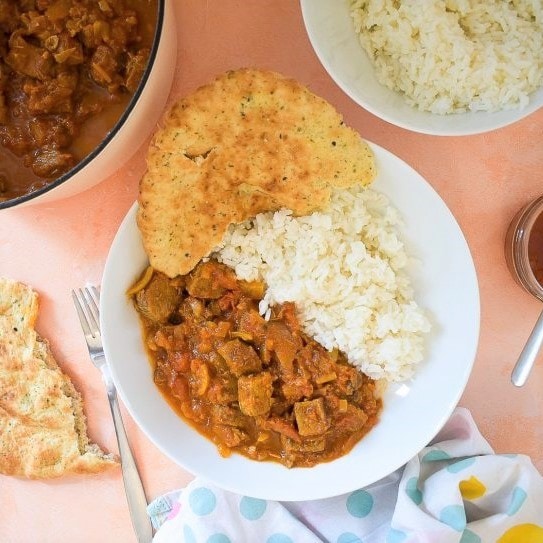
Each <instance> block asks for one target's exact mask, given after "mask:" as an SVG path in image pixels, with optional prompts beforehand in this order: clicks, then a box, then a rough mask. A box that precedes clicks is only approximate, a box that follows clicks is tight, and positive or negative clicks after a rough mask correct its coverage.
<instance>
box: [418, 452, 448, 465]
mask: <svg viewBox="0 0 543 543" xmlns="http://www.w3.org/2000/svg"><path fill="white" fill-rule="evenodd" d="M450 458H451V456H450V454H448V453H446V452H445V451H439V450H437V449H436V450H433V451H430V452H427V453H426V454H425V455H424V456H423V457H422V460H421V462H439V461H440V460H450Z"/></svg>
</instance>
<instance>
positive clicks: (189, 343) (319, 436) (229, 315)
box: [129, 260, 381, 467]
mask: <svg viewBox="0 0 543 543" xmlns="http://www.w3.org/2000/svg"><path fill="white" fill-rule="evenodd" d="M264 292H265V285H264V284H263V283H260V282H246V281H240V280H238V279H237V278H236V276H235V274H234V272H233V271H232V270H231V269H230V268H228V267H227V266H225V265H223V264H219V263H218V262H216V261H214V260H210V261H207V262H202V263H200V264H199V265H198V266H197V267H196V268H195V269H194V270H193V271H192V272H191V273H190V274H188V275H186V276H178V277H175V278H173V279H170V278H168V277H167V276H166V275H164V274H162V273H159V272H157V271H154V270H153V269H152V268H149V269H148V270H147V272H146V274H145V275H144V276H143V277H142V278H141V279H140V280H139V281H138V282H137V283H136V284H135V285H134V287H133V288H132V289H131V290H130V291H129V294H130V295H131V296H132V297H133V300H134V303H135V306H136V308H137V311H138V313H139V315H140V318H141V322H142V325H143V329H144V333H145V338H146V346H147V349H148V352H149V354H150V358H151V360H152V363H153V366H154V381H155V383H156V384H157V385H158V387H159V388H160V390H161V391H162V392H163V394H164V395H165V396H166V398H167V399H168V401H169V402H170V404H171V405H172V406H173V407H174V408H175V410H176V411H177V412H178V413H179V414H180V416H181V417H182V418H183V419H184V420H186V421H187V422H188V423H189V424H191V425H192V426H193V427H194V428H195V429H196V430H198V431H199V432H200V433H202V434H203V435H205V436H207V437H208V438H209V439H211V440H212V441H213V442H214V443H215V444H216V445H217V447H218V448H219V451H220V453H221V454H222V455H223V456H228V455H229V454H230V453H231V452H232V451H236V452H238V453H241V454H243V455H245V456H248V457H249V458H252V459H254V460H272V461H277V462H281V463H282V464H285V465H286V466H288V467H292V466H313V465H315V464H317V463H320V462H326V461H329V460H333V459H334V458H337V457H339V456H342V455H344V454H346V453H347V452H348V451H349V450H350V449H351V448H352V447H353V446H354V445H355V444H356V443H357V442H358V441H359V440H360V439H361V438H362V436H364V434H366V433H367V432H368V431H369V430H370V429H371V428H372V427H373V426H374V425H375V424H376V423H377V420H378V415H379V412H380V409H381V400H380V399H379V398H378V395H377V391H376V382H375V381H373V380H371V379H370V378H368V377H366V376H365V375H363V374H362V373H360V372H359V371H358V370H356V369H355V368H354V367H353V366H351V365H350V364H349V363H348V362H347V360H346V359H345V357H344V355H343V354H342V353H340V352H337V351H333V352H328V351H326V350H325V349H324V348H323V347H322V346H321V345H319V344H318V343H317V342H315V341H314V340H312V339H311V338H310V337H308V336H307V335H306V334H304V333H303V332H302V330H301V329H300V325H299V322H298V319H297V317H296V311H295V307H294V305H293V304H292V303H285V304H283V305H281V306H276V307H275V308H274V309H273V311H272V314H271V317H270V319H269V320H265V319H264V318H263V317H262V316H261V315H260V314H259V312H258V303H259V300H261V299H262V297H263V295H264Z"/></svg>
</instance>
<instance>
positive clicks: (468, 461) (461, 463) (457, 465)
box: [447, 457, 475, 473]
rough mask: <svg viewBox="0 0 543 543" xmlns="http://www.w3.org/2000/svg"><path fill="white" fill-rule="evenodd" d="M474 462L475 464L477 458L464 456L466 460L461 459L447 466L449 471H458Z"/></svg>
mask: <svg viewBox="0 0 543 543" xmlns="http://www.w3.org/2000/svg"><path fill="white" fill-rule="evenodd" d="M472 464H475V458H474V457H471V458H464V460H459V461H458V462H455V463H454V464H451V465H450V466H447V471H448V472H449V473H458V472H459V471H462V470H463V469H466V468H469V467H470V466H471V465H472Z"/></svg>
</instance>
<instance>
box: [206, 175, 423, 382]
mask: <svg viewBox="0 0 543 543" xmlns="http://www.w3.org/2000/svg"><path fill="white" fill-rule="evenodd" d="M400 226H401V219H400V217H399V214H398V212H397V210H396V209H395V208H393V207H392V206H390V205H389V202H388V199H387V198H386V197H385V196H384V195H383V194H381V193H379V192H376V191H374V190H372V189H365V188H363V187H360V186H358V187H353V188H351V189H336V190H335V191H334V193H333V195H332V198H331V201H330V204H329V206H328V207H327V209H326V210H325V211H322V212H316V213H313V214H311V215H308V216H302V217H294V216H293V215H292V213H291V212H290V211H289V210H280V211H277V212H270V213H263V214H259V215H257V216H256V217H255V218H254V219H251V220H249V221H246V222H244V223H242V224H238V225H232V226H231V227H230V228H229V230H228V232H227V234H226V236H225V237H224V239H223V242H222V244H221V246H220V247H218V248H217V249H216V250H215V252H214V253H213V255H212V256H214V257H215V258H217V259H218V260H219V261H220V262H224V263H225V264H227V265H229V266H231V267H232V268H233V269H234V270H235V272H236V275H237V276H238V277H239V278H240V279H245V280H249V281H250V280H255V279H260V280H263V281H264V282H265V283H266V285H267V291H266V294H265V297H264V299H263V300H262V302H261V304H260V311H261V313H262V314H263V315H269V307H270V306H273V305H274V304H279V303H283V302H286V301H291V302H294V303H295V304H296V306H297V308H298V311H299V318H300V321H301V323H302V326H303V328H304V330H305V332H306V333H308V334H309V335H311V336H312V337H313V338H314V339H316V340H317V341H318V342H319V343H321V344H322V345H323V346H324V347H326V348H327V349H329V350H331V349H334V348H338V349H340V350H341V351H343V352H344V353H345V354H346V356H347V358H348V360H349V362H351V363H352V364H354V365H356V366H358V367H359V368H360V369H361V371H363V372H364V373H365V374H366V375H368V376H369V377H372V378H374V379H383V378H384V379H387V380H389V381H401V380H405V379H407V378H409V377H411V376H412V375H413V372H414V371H415V368H416V365H417V364H418V363H419V362H421V360H422V359H423V355H424V334H425V333H427V332H428V331H429V329H430V323H429V321H428V319H427V317H426V316H425V314H424V312H423V311H422V310H421V308H419V306H418V305H417V303H416V302H415V301H414V299H413V290H412V288H411V285H410V280H409V277H408V276H407V274H406V266H407V264H408V256H407V254H406V252H405V250H404V245H403V243H402V241H401V239H400V235H399V228H400Z"/></svg>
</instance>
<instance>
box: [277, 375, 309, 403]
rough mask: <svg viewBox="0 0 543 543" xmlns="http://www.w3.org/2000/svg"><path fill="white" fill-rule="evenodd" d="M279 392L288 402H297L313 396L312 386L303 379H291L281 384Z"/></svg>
mask: <svg viewBox="0 0 543 543" xmlns="http://www.w3.org/2000/svg"><path fill="white" fill-rule="evenodd" d="M281 392H282V393H283V396H284V397H285V398H286V399H287V400H288V401H289V402H297V401H299V400H303V399H304V398H309V397H311V395H312V394H313V385H312V384H311V383H310V381H309V380H308V379H305V378H304V377H299V376H298V377H293V378H292V379H289V380H288V381H287V382H285V383H283V385H282V386H281Z"/></svg>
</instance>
